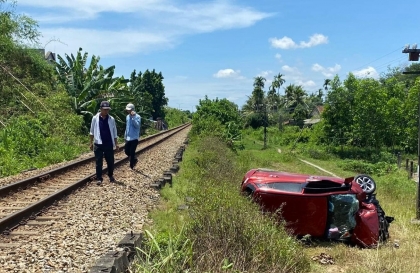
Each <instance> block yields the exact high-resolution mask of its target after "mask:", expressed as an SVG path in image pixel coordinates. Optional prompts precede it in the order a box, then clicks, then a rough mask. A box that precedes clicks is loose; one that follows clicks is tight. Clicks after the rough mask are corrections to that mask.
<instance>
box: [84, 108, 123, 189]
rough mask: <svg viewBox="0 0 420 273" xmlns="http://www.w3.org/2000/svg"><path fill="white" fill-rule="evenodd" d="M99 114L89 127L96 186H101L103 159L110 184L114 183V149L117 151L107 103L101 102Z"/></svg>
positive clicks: (115, 137) (115, 134)
mask: <svg viewBox="0 0 420 273" xmlns="http://www.w3.org/2000/svg"><path fill="white" fill-rule="evenodd" d="M100 107H101V108H100V112H99V113H98V114H96V115H95V116H94V117H93V118H92V123H91V125H90V133H89V134H90V149H91V150H92V151H94V153H95V159H96V179H97V182H96V184H97V185H101V184H102V181H103V179H102V166H103V158H104V157H105V161H106V164H107V166H108V176H109V181H110V182H115V178H114V147H115V148H116V149H118V142H117V126H116V124H115V119H114V118H113V117H112V116H110V115H109V110H111V107H110V106H109V102H108V101H103V102H101V106H100Z"/></svg>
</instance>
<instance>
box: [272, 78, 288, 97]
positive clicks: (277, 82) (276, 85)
mask: <svg viewBox="0 0 420 273" xmlns="http://www.w3.org/2000/svg"><path fill="white" fill-rule="evenodd" d="M285 82H286V80H285V79H283V74H280V73H279V74H277V75H276V76H274V80H273V82H272V83H271V86H272V87H273V88H274V89H277V96H280V87H281V86H282V85H283V84H284V83H285Z"/></svg>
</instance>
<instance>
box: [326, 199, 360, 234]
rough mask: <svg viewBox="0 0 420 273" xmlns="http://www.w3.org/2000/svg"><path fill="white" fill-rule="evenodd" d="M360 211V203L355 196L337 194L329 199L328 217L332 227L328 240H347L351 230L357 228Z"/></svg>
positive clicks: (330, 227)
mask: <svg viewBox="0 0 420 273" xmlns="http://www.w3.org/2000/svg"><path fill="white" fill-rule="evenodd" d="M358 209H359V201H358V200H357V198H356V195H355V194H335V195H331V196H330V197H329V198H328V216H329V219H330V225H329V229H328V238H330V239H345V238H348V237H349V236H350V230H352V229H354V228H355V227H356V219H355V215H356V212H357V211H358Z"/></svg>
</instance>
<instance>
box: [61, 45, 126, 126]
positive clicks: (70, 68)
mask: <svg viewBox="0 0 420 273" xmlns="http://www.w3.org/2000/svg"><path fill="white" fill-rule="evenodd" d="M65 57H66V59H67V62H66V61H65V60H64V59H63V58H62V57H61V56H60V55H58V62H57V63H56V71H57V74H58V78H59V81H60V82H61V83H63V84H64V85H65V87H66V90H67V92H68V94H69V95H70V97H71V98H72V101H73V103H72V107H73V109H74V110H75V112H76V113H78V114H81V115H84V116H85V122H86V126H87V124H89V122H90V118H91V117H92V116H93V115H95V114H96V112H97V111H98V109H99V103H100V101H102V100H110V101H115V103H117V102H119V103H123V102H122V101H125V100H128V99H122V98H124V97H126V96H127V94H126V90H127V82H128V80H126V79H124V78H123V77H114V70H115V66H110V67H108V68H106V69H105V68H104V67H102V66H101V65H99V64H98V63H99V60H100V58H99V57H96V56H95V55H93V56H92V58H91V61H90V64H89V66H88V67H87V68H86V63H87V58H88V53H87V52H85V53H84V54H83V55H82V48H79V51H78V52H77V55H76V57H75V56H74V55H73V54H71V55H70V56H69V55H67V54H66V55H65Z"/></svg>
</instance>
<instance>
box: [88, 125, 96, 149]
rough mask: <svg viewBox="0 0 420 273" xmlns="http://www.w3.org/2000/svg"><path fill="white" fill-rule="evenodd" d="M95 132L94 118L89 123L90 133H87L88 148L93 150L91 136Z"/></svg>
mask: <svg viewBox="0 0 420 273" xmlns="http://www.w3.org/2000/svg"><path fill="white" fill-rule="evenodd" d="M94 132H95V117H93V118H92V122H91V123H90V132H89V138H90V144H89V148H90V149H91V150H93V135H94Z"/></svg>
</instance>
